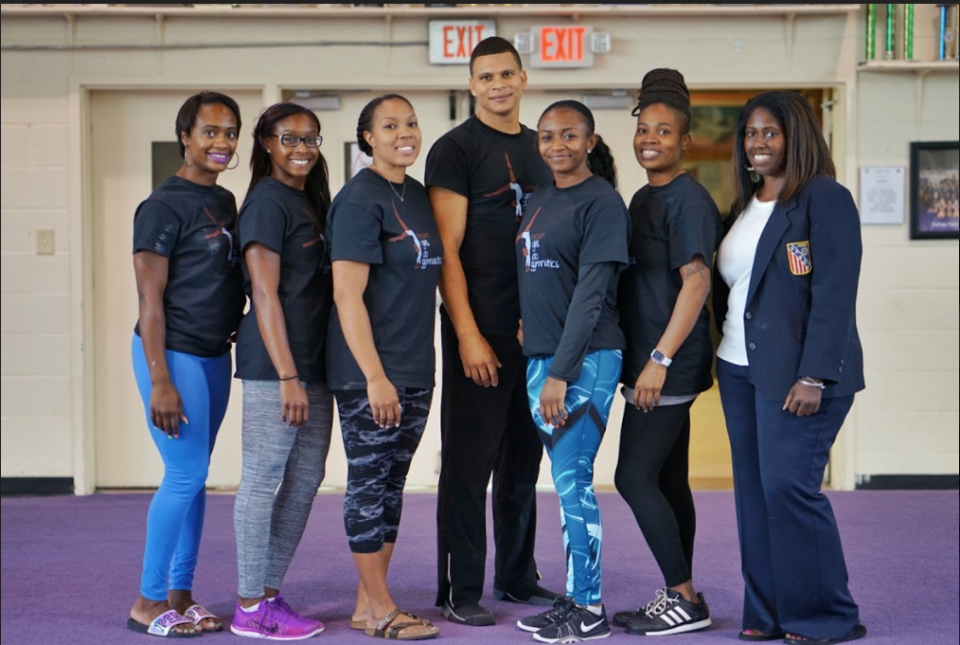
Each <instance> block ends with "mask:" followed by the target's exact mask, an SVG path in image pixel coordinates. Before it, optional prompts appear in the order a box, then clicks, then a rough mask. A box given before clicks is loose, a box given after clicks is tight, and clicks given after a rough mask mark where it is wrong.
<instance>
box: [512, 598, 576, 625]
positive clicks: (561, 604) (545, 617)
mask: <svg viewBox="0 0 960 645" xmlns="http://www.w3.org/2000/svg"><path fill="white" fill-rule="evenodd" d="M573 606H574V604H573V599H572V598H557V599H556V600H554V601H553V609H548V610H547V611H545V612H542V613H539V614H537V615H536V616H529V617H528V618H521V619H520V620H518V621H517V627H519V628H520V629H522V630H523V631H525V632H538V631H540V630H541V629H543V628H544V627H549V626H550V625H553V624H554V623H558V622H560V621H562V620H563V619H564V618H566V616H567V612H568V611H570V609H571V608H573Z"/></svg>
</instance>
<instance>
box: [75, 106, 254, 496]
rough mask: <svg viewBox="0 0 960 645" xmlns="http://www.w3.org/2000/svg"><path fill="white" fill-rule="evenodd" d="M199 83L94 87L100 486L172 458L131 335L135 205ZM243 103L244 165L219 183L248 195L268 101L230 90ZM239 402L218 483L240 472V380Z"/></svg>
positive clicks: (156, 477) (127, 480)
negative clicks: (149, 408)
mask: <svg viewBox="0 0 960 645" xmlns="http://www.w3.org/2000/svg"><path fill="white" fill-rule="evenodd" d="M193 93H194V92H193V91H181V90H176V91H122V92H119V91H118V92H113V91H103V92H93V93H92V94H91V97H90V108H91V109H90V123H91V130H92V132H91V137H90V143H91V156H90V160H91V177H92V187H93V193H92V198H93V199H92V207H93V208H92V211H91V216H92V218H93V222H92V224H93V226H92V229H93V233H92V240H91V244H92V248H91V249H89V251H90V257H91V258H93V260H92V262H93V308H94V309H93V310H94V354H93V360H94V361H95V363H94V370H95V379H94V391H95V399H94V415H95V419H96V421H95V432H96V460H97V476H96V482H97V486H98V487H110V488H141V487H155V486H157V485H159V484H160V480H161V479H162V477H163V463H162V462H161V460H160V455H159V454H158V453H157V450H156V448H155V447H154V445H153V441H152V440H151V439H150V435H149V433H148V432H147V429H146V420H145V416H144V411H143V404H142V402H141V400H140V395H139V393H138V391H137V386H136V383H135V381H134V378H133V368H132V367H131V360H130V341H131V337H132V335H133V326H134V324H135V323H136V321H137V290H136V281H135V279H134V274H133V260H132V255H131V244H132V238H133V213H134V210H135V209H136V207H137V205H138V204H139V203H140V202H141V201H142V200H143V199H145V198H146V197H147V196H148V195H149V194H150V192H151V190H152V182H151V168H152V162H151V147H152V145H151V144H152V143H153V142H155V141H168V142H175V141H176V140H177V139H176V136H175V134H174V131H175V126H174V123H175V120H176V116H177V111H178V110H179V109H180V105H181V104H182V103H183V101H184V100H185V99H186V98H187V97H189V96H190V95H192V94H193ZM229 94H230V96H232V97H233V98H234V99H235V100H236V101H237V102H238V104H239V105H240V115H241V118H242V120H243V126H242V130H241V138H240V141H241V143H240V146H239V148H238V152H239V153H240V165H239V167H237V168H236V169H235V170H231V171H229V172H224V173H223V175H221V177H220V185H222V186H224V187H225V188H227V189H228V190H230V191H231V192H233V194H234V195H235V196H236V197H237V201H238V202H239V201H240V200H242V199H243V196H244V194H245V193H246V190H247V183H248V181H249V179H250V172H249V170H248V165H247V163H248V162H249V160H250V158H249V148H250V144H249V141H250V139H249V137H250V132H251V131H252V129H253V124H254V122H255V121H256V118H257V115H258V114H259V112H260V109H261V107H262V104H263V100H262V95H261V93H260V92H250V91H246V92H239V91H233V92H229ZM233 386H234V387H233V389H232V391H231V397H230V407H229V409H228V410H227V416H226V418H225V419H224V421H223V425H222V426H221V430H220V435H219V438H218V440H217V449H216V452H214V455H213V460H212V462H211V466H210V477H209V480H208V483H209V485H210V486H225V487H232V486H236V485H237V482H239V480H240V432H239V429H240V409H241V405H240V387H239V382H237V381H234V383H233Z"/></svg>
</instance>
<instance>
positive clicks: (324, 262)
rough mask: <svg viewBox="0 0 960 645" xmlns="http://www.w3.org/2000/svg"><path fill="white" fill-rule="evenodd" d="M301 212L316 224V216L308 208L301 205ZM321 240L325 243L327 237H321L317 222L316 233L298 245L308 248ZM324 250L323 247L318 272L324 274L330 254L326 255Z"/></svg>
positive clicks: (327, 270) (326, 271)
mask: <svg viewBox="0 0 960 645" xmlns="http://www.w3.org/2000/svg"><path fill="white" fill-rule="evenodd" d="M303 213H304V215H306V216H307V217H308V218H309V219H311V220H312V221H313V223H314V224H317V218H316V217H314V216H313V214H312V213H311V212H310V210H309V209H307V207H306V206H304V207H303ZM321 242H323V243H324V244H326V242H327V239H326V238H325V237H323V233H321V232H320V226H319V224H317V234H316V235H315V236H313V237H312V238H310V239H309V240H307V241H306V242H304V243H303V244H301V245H300V246H301V247H303V248H305V249H309V248H310V247H311V246H316V245H317V244H320V243H321ZM326 251H327V250H326V249H323V258H322V259H321V260H320V273H324V274H327V273H330V256H329V255H327V252H326Z"/></svg>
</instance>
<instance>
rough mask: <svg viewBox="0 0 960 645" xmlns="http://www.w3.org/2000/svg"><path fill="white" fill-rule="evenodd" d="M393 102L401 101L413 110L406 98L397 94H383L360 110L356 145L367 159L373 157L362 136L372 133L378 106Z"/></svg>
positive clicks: (368, 145) (370, 148)
mask: <svg viewBox="0 0 960 645" xmlns="http://www.w3.org/2000/svg"><path fill="white" fill-rule="evenodd" d="M393 100H398V101H403V102H404V103H406V104H407V105H409V106H410V108H411V109H413V104H412V103H410V101H409V100H407V98H406V97H404V96H400V95H399V94H384V95H383V96H378V97H377V98H375V99H373V100H371V101H370V102H369V103H367V104H366V105H364V106H363V109H362V110H360V118H359V120H358V121H357V145H358V146H359V147H360V152H362V153H363V154H365V155H367V156H368V157H372V156H373V147H372V146H371V145H370V144H369V143H367V139H366V138H365V137H364V136H363V133H364V132H373V118H374V117H375V116H376V115H377V108H378V107H380V104H381V103H386V102H387V101H393Z"/></svg>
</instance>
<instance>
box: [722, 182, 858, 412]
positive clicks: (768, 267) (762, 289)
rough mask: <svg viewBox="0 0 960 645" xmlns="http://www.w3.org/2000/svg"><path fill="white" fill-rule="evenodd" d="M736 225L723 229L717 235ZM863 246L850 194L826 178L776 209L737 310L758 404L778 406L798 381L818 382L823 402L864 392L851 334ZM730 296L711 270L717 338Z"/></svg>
mask: <svg viewBox="0 0 960 645" xmlns="http://www.w3.org/2000/svg"><path fill="white" fill-rule="evenodd" d="M735 219H736V217H728V218H727V221H726V222H724V235H726V233H727V232H728V231H729V230H730V227H731V226H732V225H733V222H734V221H735ZM862 255H863V245H862V242H861V239H860V215H859V213H858V212H857V207H856V205H855V204H854V202H853V197H852V196H851V195H850V191H848V190H847V189H846V188H844V187H843V186H841V185H840V184H838V183H837V182H835V181H834V180H832V179H829V178H827V177H817V178H815V179H813V180H812V181H811V182H810V183H809V184H808V185H807V186H806V188H804V189H803V191H801V193H800V194H799V195H797V196H796V197H794V198H792V199H790V200H787V201H786V203H777V205H776V207H775V208H774V210H773V213H772V214H771V215H770V220H769V221H768V222H767V225H766V227H765V228H764V229H763V233H762V234H761V235H760V241H759V242H758V243H757V254H756V257H755V259H754V261H753V273H752V275H751V277H750V288H749V290H748V292H747V303H746V307H745V309H744V314H743V316H744V321H743V322H744V330H745V336H746V338H745V344H746V347H747V357H748V359H749V362H750V375H751V377H752V378H753V382H754V385H755V387H756V388H757V393H758V394H759V395H760V396H761V397H762V398H764V399H773V400H782V399H785V398H786V396H787V393H788V392H789V391H790V388H791V387H793V384H794V383H796V382H797V379H798V378H800V377H801V376H810V377H814V378H820V379H823V380H824V382H825V385H826V386H827V388H826V390H824V392H823V396H824V398H830V397H838V396H846V395H848V394H853V393H854V392H859V391H860V390H862V389H863V388H864V382H863V349H862V348H861V346H860V336H859V334H858V333H857V316H856V305H857V283H858V281H859V278H860V259H861V256H862ZM729 294H730V289H729V288H728V287H727V285H726V283H725V282H724V281H723V278H721V277H720V275H719V273H718V272H717V271H716V269H715V270H714V288H713V311H714V316H715V322H716V325H717V328H718V329H719V330H720V333H721V334H722V333H723V321H724V318H725V317H726V315H727V298H728V296H729Z"/></svg>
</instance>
